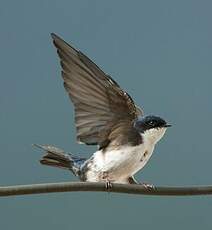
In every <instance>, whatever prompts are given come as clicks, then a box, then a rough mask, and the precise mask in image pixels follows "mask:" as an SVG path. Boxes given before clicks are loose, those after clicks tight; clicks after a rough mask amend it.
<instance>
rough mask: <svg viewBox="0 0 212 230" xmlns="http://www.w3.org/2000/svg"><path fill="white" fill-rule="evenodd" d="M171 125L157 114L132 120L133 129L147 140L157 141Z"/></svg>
mask: <svg viewBox="0 0 212 230" xmlns="http://www.w3.org/2000/svg"><path fill="white" fill-rule="evenodd" d="M170 126H171V125H170V124H168V123H167V122H166V121H165V120H164V119H162V118H160V117H157V116H152V115H150V116H146V117H139V118H138V119H137V120H136V121H135V122H134V127H135V129H136V130H137V131H138V132H139V133H140V134H141V135H142V136H144V137H145V138H147V139H148V140H149V141H151V142H154V143H157V142H158V141H159V140H160V139H161V138H162V137H163V135H164V134H165V131H166V129H167V128H168V127H170Z"/></svg>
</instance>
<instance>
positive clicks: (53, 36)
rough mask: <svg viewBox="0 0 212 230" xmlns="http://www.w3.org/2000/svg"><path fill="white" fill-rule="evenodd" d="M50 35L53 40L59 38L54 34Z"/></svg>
mask: <svg viewBox="0 0 212 230" xmlns="http://www.w3.org/2000/svg"><path fill="white" fill-rule="evenodd" d="M50 35H51V37H52V39H53V40H55V39H57V38H59V37H58V36H57V35H56V34H55V33H51V34H50Z"/></svg>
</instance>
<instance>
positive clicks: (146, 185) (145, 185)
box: [141, 183, 155, 190]
mask: <svg viewBox="0 0 212 230" xmlns="http://www.w3.org/2000/svg"><path fill="white" fill-rule="evenodd" d="M141 185H143V186H144V188H146V189H149V190H152V189H155V186H154V185H153V184H147V183H141Z"/></svg>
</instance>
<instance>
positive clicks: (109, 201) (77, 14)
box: [0, 0, 212, 230]
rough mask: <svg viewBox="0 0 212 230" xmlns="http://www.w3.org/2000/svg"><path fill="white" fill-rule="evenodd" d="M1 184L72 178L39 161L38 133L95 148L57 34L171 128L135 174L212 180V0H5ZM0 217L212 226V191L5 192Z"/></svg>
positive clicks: (6, 223) (23, 224) (42, 139)
mask: <svg viewBox="0 0 212 230" xmlns="http://www.w3.org/2000/svg"><path fill="white" fill-rule="evenodd" d="M0 3H1V7H0V28H1V30H0V41H1V42H0V51H1V52H0V127H1V128H0V146H1V160H0V184H1V185H14V184H31V183H41V182H59V181H70V180H71V181H72V180H75V178H74V177H72V175H71V174H70V173H69V172H66V171H63V170H59V169H54V168H49V167H44V166H42V165H40V164H39V162H38V161H39V158H40V157H41V153H40V152H39V151H38V150H36V149H34V148H32V146H31V144H32V143H41V144H42V143H44V144H45V143H48V144H53V145H56V146H58V147H61V148H63V149H65V150H67V151H70V152H73V153H75V154H78V153H79V154H81V155H85V156H89V154H91V153H92V152H93V151H94V150H95V148H93V147H88V146H83V145H78V144H77V143H76V141H75V128H74V119H73V105H71V103H70V101H69V99H68V97H67V95H66V93H65V90H64V89H63V85H62V80H61V77H60V66H59V62H58V57H57V54H56V51H55V48H54V47H53V45H52V42H51V38H50V33H51V32H55V33H57V34H59V35H60V36H62V37H63V38H64V39H65V40H66V41H67V42H70V43H71V44H72V45H74V46H75V47H76V48H78V49H80V50H81V51H83V52H84V53H85V54H86V55H88V56H89V57H90V58H91V59H92V60H94V61H95V62H96V63H97V64H98V65H99V66H100V67H101V68H102V69H103V70H104V71H105V72H106V73H108V74H110V75H111V76H112V77H113V78H114V79H115V80H116V81H117V82H119V84H120V85H121V86H122V87H123V88H124V89H125V90H126V91H128V92H129V94H130V95H131V96H132V97H133V98H134V100H135V101H136V103H137V104H139V105H140V106H142V107H143V109H144V110H145V113H146V114H157V115H160V116H162V117H164V118H165V119H166V120H168V121H169V122H170V123H172V124H173V127H172V128H171V129H169V130H168V132H167V133H166V135H165V137H164V138H163V140H162V141H160V143H159V144H158V145H157V147H156V149H155V152H154V155H153V157H152V158H151V160H150V162H149V164H148V165H147V166H146V167H145V168H144V169H143V170H142V172H140V173H139V174H138V175H137V179H139V180H140V181H144V182H149V183H153V184H155V185H182V186H183V185H205V184H212V166H211V165H212V150H211V130H212V120H211V117H212V106H211V98H212V91H211V87H212V76H211V74H212V64H211V61H212V43H211V41H212V29H211V22H212V14H211V8H212V2H211V1H206V0H202V1H197V0H192V1H191V0H190V1H189V0H183V1H182V0H180V1H168V0H162V1H157V0H153V1H143V0H142V1H135V0H134V1H121V0H119V1H118V0H117V1H112V0H108V1H97V0H96V1H95V0H90V1H82V0H80V1H79V0H78V1H73V0H61V1H56V0H51V1H42V0H37V1H24V0H20V1H3V0H1V1H0ZM0 213H1V223H0V225H1V228H2V229H4V230H11V229H23V230H25V229H27V230H28V229H30V230H37V229H46V230H49V229H51V230H58V229H83V228H86V229H91V228H92V229H94V230H95V229H108V228H112V229H113V228H117V229H123V230H125V229H129V228H137V229H138V228H139V229H143V228H148V229H153V228H157V229H170V228H171V229H172V230H178V229H193V230H195V229H204V230H207V229H208V230H209V229H211V228H212V222H211V213H212V199H211V197H206V196H205V197H192V198H191V197H181V198H175V197H171V198H170V197H147V196H133V195H122V194H105V193H101V194H100V193H66V194H65V193H64V194H61V193H60V194H47V195H33V196H22V197H9V198H1V199H0Z"/></svg>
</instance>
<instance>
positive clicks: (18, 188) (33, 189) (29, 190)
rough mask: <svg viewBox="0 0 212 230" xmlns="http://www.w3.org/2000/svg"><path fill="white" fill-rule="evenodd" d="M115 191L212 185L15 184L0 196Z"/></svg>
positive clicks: (166, 192) (200, 191)
mask: <svg viewBox="0 0 212 230" xmlns="http://www.w3.org/2000/svg"><path fill="white" fill-rule="evenodd" d="M85 191H90V192H108V191H110V192H115V193H128V194H139V195H157V196H194V195H211V194H212V186H193V187H155V188H152V189H150V188H146V187H144V186H143V185H127V184H126V185H125V184H112V188H111V189H110V190H107V189H106V187H105V184H104V183H88V182H61V183H45V184H32V185H15V186H4V187H0V196H17V195H28V194H40V193H58V192H85Z"/></svg>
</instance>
